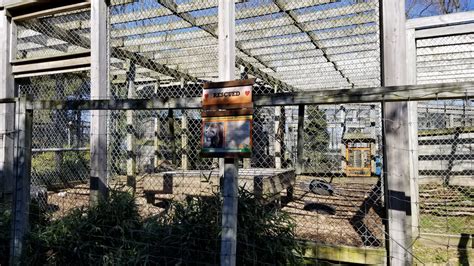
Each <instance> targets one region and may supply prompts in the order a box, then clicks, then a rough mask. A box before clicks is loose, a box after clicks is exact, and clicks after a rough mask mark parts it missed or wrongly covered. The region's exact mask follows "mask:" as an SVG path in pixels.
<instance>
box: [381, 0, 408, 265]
mask: <svg viewBox="0 0 474 266" xmlns="http://www.w3.org/2000/svg"><path fill="white" fill-rule="evenodd" d="M379 3H380V6H381V28H382V29H381V31H382V33H381V45H382V47H381V51H382V52H381V57H382V62H383V66H382V69H383V72H382V84H383V85H389V86H390V85H392V86H393V85H406V84H407V73H406V69H405V63H406V62H405V58H406V31H405V2H404V1H380V2H379ZM400 58H402V59H403V60H400ZM408 124H409V116H408V103H407V102H406V101H402V102H384V103H383V106H382V125H383V138H384V139H383V140H384V142H383V145H384V146H383V158H384V164H383V165H384V173H383V177H384V184H385V186H384V189H385V193H384V196H385V206H386V212H387V215H386V219H387V221H386V231H387V239H386V248H387V264H388V265H411V264H412V259H413V258H412V252H411V241H412V239H411V217H410V215H411V211H410V209H411V208H410V202H411V198H410V194H409V193H410V162H409V158H410V153H409V141H408V139H409V134H410V132H409V128H408Z"/></svg>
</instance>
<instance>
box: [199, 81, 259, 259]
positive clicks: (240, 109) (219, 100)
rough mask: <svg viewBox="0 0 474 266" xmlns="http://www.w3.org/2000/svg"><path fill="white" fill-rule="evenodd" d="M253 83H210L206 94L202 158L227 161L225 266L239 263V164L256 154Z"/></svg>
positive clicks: (224, 227) (207, 85)
mask: <svg viewBox="0 0 474 266" xmlns="http://www.w3.org/2000/svg"><path fill="white" fill-rule="evenodd" d="M253 83H254V80H234V81H226V82H214V83H207V84H205V85H204V90H203V93H202V108H203V109H202V128H201V156H202V157H211V158H224V169H223V170H224V173H223V187H222V196H223V205H222V239H221V265H235V260H236V250H237V205H238V186H237V179H238V163H239V159H240V158H248V157H250V156H251V153H252V121H253V120H252V119H253V117H252V116H253V102H252V86H253Z"/></svg>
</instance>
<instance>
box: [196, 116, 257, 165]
mask: <svg viewBox="0 0 474 266" xmlns="http://www.w3.org/2000/svg"><path fill="white" fill-rule="evenodd" d="M202 130H203V132H202V135H201V136H202V137H201V143H202V149H201V153H202V154H203V155H206V154H208V155H212V157H221V156H222V157H233V156H237V155H238V156H240V157H249V156H250V155H251V152H252V148H251V147H252V137H251V135H250V134H251V132H252V116H251V115H246V116H225V117H203V118H202Z"/></svg>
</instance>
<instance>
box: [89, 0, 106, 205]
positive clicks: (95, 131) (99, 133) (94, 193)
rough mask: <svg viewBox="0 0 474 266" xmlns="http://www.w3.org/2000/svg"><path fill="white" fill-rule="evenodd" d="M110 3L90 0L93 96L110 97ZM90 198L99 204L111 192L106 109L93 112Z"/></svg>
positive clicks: (99, 98) (98, 97) (100, 98)
mask: <svg viewBox="0 0 474 266" xmlns="http://www.w3.org/2000/svg"><path fill="white" fill-rule="evenodd" d="M107 16H108V6H107V4H106V0H92V2H91V40H90V48H91V74H90V75H91V99H93V100H102V99H106V98H107V97H108V87H109V84H108V80H109V79H108V43H107V39H108V35H109V33H108V27H107V21H108V20H107ZM90 135H91V136H90V147H91V162H90V164H91V172H90V202H91V204H97V203H98V202H99V200H100V199H104V198H106V197H107V194H108V182H107V176H108V175H107V162H108V161H107V111H105V110H94V111H92V112H91V128H90Z"/></svg>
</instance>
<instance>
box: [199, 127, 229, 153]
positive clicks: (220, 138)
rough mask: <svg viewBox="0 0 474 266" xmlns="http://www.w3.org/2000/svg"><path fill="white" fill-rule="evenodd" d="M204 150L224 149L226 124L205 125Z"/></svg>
mask: <svg viewBox="0 0 474 266" xmlns="http://www.w3.org/2000/svg"><path fill="white" fill-rule="evenodd" d="M202 146H203V147H204V148H224V123H223V122H209V123H205V124H204V141H203V145H202Z"/></svg>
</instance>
